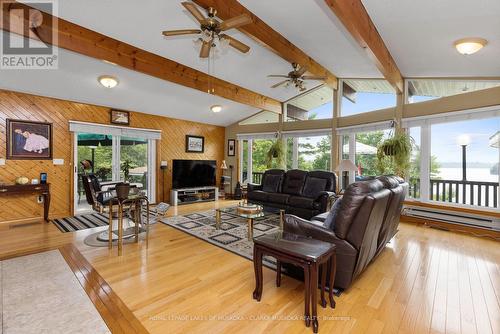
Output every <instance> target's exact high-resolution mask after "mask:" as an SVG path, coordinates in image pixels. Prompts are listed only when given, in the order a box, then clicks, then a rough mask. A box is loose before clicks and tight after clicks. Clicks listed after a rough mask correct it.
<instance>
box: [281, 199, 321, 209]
mask: <svg viewBox="0 0 500 334" xmlns="http://www.w3.org/2000/svg"><path fill="white" fill-rule="evenodd" d="M288 205H289V206H293V207H297V208H302V209H317V208H318V207H319V203H316V202H315V201H314V199H312V198H308V197H300V196H290V198H289V199H288Z"/></svg>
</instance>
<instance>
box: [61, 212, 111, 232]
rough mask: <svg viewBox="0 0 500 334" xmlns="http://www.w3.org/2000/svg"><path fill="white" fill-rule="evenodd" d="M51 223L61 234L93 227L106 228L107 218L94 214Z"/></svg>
mask: <svg viewBox="0 0 500 334" xmlns="http://www.w3.org/2000/svg"><path fill="white" fill-rule="evenodd" d="M52 222H53V223H54V225H56V226H57V228H58V229H59V230H60V231H61V232H63V233H65V232H74V231H79V230H85V229H88V228H93V227H99V226H107V225H108V216H107V215H103V214H100V213H97V212H96V213H92V214H87V215H79V216H74V217H66V218H59V219H54V220H53V221H52Z"/></svg>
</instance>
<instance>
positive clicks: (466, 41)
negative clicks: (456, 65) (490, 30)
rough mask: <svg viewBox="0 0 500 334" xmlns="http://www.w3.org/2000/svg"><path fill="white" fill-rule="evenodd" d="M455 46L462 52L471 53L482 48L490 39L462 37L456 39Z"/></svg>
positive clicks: (464, 53)
mask: <svg viewBox="0 0 500 334" xmlns="http://www.w3.org/2000/svg"><path fill="white" fill-rule="evenodd" d="M454 44H455V48H456V49H457V51H458V52H459V53H460V54H463V55H471V54H473V53H476V52H478V51H479V50H481V49H482V48H483V47H484V46H485V45H486V44H488V41H487V40H485V39H484V38H462V39H459V40H458V41H455V43H454Z"/></svg>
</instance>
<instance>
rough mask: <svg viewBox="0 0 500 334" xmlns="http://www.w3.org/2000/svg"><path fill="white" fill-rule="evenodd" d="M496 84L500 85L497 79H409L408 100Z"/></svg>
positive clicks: (421, 100)
mask: <svg viewBox="0 0 500 334" xmlns="http://www.w3.org/2000/svg"><path fill="white" fill-rule="evenodd" d="M498 86H500V81H499V80H445V79H410V80H408V102H409V103H417V102H424V101H429V100H434V99H438V98H440V97H445V96H451V95H458V94H463V93H470V92H474V91H477V90H482V89H488V88H492V87H498Z"/></svg>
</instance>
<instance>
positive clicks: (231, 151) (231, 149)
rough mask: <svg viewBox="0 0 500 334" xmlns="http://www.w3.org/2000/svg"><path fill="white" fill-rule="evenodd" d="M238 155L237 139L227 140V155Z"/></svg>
mask: <svg viewBox="0 0 500 334" xmlns="http://www.w3.org/2000/svg"><path fill="white" fill-rule="evenodd" d="M235 155H236V140H234V139H228V140H227V156H228V157H234V156H235Z"/></svg>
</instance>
